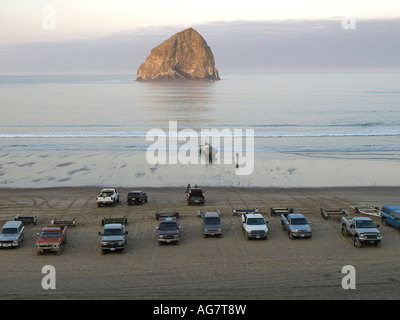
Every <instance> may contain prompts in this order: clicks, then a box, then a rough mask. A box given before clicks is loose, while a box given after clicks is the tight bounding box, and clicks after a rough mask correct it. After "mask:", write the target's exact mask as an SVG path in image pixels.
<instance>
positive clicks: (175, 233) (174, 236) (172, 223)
mask: <svg viewBox="0 0 400 320" xmlns="http://www.w3.org/2000/svg"><path fill="white" fill-rule="evenodd" d="M180 228H181V227H180V225H179V222H178V219H177V218H175V217H171V218H165V219H160V225H159V226H158V227H157V228H156V229H157V230H158V235H157V240H158V243H159V244H162V243H174V244H177V243H178V242H179V240H180V232H179V229H180Z"/></svg>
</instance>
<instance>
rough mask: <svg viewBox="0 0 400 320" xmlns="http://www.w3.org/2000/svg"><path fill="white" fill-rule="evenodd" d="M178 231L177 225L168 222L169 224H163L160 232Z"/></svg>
mask: <svg viewBox="0 0 400 320" xmlns="http://www.w3.org/2000/svg"><path fill="white" fill-rule="evenodd" d="M176 229H178V227H177V225H176V223H173V222H168V223H161V224H160V227H159V228H158V230H164V231H165V230H176Z"/></svg>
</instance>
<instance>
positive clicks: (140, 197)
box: [126, 190, 147, 204]
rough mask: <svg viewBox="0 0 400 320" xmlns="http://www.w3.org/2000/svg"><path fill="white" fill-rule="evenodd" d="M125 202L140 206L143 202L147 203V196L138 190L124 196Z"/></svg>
mask: <svg viewBox="0 0 400 320" xmlns="http://www.w3.org/2000/svg"><path fill="white" fill-rule="evenodd" d="M126 202H128V204H142V203H143V202H145V203H147V194H146V193H145V192H143V191H140V190H137V191H136V190H135V191H129V192H128V195H127V196H126Z"/></svg>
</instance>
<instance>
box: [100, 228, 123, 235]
mask: <svg viewBox="0 0 400 320" xmlns="http://www.w3.org/2000/svg"><path fill="white" fill-rule="evenodd" d="M103 235H104V236H121V235H122V230H121V229H105V230H104V234H103Z"/></svg>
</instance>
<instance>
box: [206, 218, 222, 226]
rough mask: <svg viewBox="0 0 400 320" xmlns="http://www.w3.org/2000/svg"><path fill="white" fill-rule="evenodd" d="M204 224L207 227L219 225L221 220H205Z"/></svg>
mask: <svg viewBox="0 0 400 320" xmlns="http://www.w3.org/2000/svg"><path fill="white" fill-rule="evenodd" d="M204 223H205V224H207V225H219V224H220V222H219V218H206V219H204Z"/></svg>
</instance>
